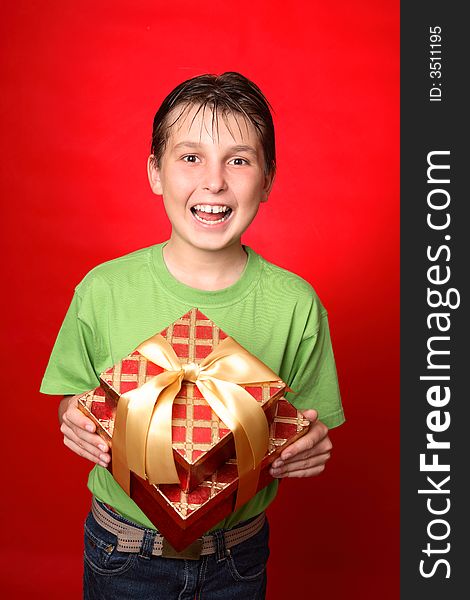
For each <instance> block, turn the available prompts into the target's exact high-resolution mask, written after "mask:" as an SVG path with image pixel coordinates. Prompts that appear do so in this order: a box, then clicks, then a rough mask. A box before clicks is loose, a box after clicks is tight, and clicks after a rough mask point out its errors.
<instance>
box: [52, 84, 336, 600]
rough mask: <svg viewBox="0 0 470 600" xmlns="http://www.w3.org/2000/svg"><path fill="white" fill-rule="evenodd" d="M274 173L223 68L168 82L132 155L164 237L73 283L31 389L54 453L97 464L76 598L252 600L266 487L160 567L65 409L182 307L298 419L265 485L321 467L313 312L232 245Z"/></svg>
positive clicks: (321, 331) (332, 378)
mask: <svg viewBox="0 0 470 600" xmlns="http://www.w3.org/2000/svg"><path fill="white" fill-rule="evenodd" d="M274 173H275V145H274V126H273V123H272V117H271V113H270V110H269V106H268V103H267V101H266V99H265V98H264V96H263V94H262V93H261V91H260V90H259V88H258V87H257V86H256V85H255V84H253V83H252V82H251V81H249V80H248V79H246V78H245V77H243V76H242V75H240V74H238V73H224V74H223V75H220V76H214V75H202V76H200V77H196V78H193V79H190V80H188V81H185V82H183V83H182V84H180V85H179V86H178V87H177V88H175V90H173V92H171V93H170V94H169V96H167V98H166V99H165V100H164V102H163V103H162V105H161V107H160V109H159V110H158V112H157V114H156V116H155V119H154V128H153V136H152V154H151V156H150V157H149V160H148V176H149V181H150V186H151V188H152V190H153V192H154V193H155V194H157V195H161V196H162V197H163V202H164V205H165V210H166V214H167V215H168V218H169V220H170V222H171V227H172V229H171V236H170V239H169V240H168V241H167V242H165V243H161V244H157V245H156V246H152V247H150V248H144V249H142V250H138V251H137V252H134V253H132V254H129V255H127V256H124V257H121V258H119V259H116V260H114V261H110V262H108V263H105V264H103V265H100V266H99V267H97V268H96V269H94V270H93V271H91V272H90V273H89V274H88V275H87V276H86V277H85V279H84V280H83V281H82V282H81V283H80V284H79V285H78V286H77V288H76V291H75V295H74V298H73V300H72V304H71V306H70V308H69V311H68V313H67V316H66V318H65V320H64V323H63V325H62V328H61V330H60V332H59V336H58V338H57V341H56V344H55V346H54V350H53V353H52V355H51V359H50V362H49V365H48V369H47V371H46V374H45V376H44V380H43V384H42V388H41V391H43V392H44V393H49V394H63V395H64V399H63V400H62V402H61V403H60V407H59V419H60V422H61V431H62V433H63V435H64V443H65V445H66V446H68V447H69V448H70V449H71V450H73V451H74V452H75V453H77V454H79V455H80V456H83V457H84V458H87V459H88V460H90V461H92V462H94V463H97V466H95V468H94V469H93V470H92V471H91V473H90V477H89V488H90V490H91V492H92V493H93V495H94V497H95V500H94V501H93V510H92V512H91V513H90V514H89V515H88V518H87V521H86V524H85V571H84V597H85V598H90V599H91V598H139V599H144V598H153V599H157V600H158V599H165V600H172V599H176V598H179V599H182V600H184V599H188V600H189V599H191V600H193V599H194V598H195V597H196V598H202V599H207V600H218V599H219V598H220V599H222V598H223V599H224V600H231V599H236V598H243V599H244V600H246V599H249V598H264V597H265V590H266V561H267V558H268V554H269V551H268V526H267V522H266V520H265V518H264V510H265V509H266V507H267V506H268V505H269V504H270V503H271V502H272V500H273V499H274V497H275V495H276V492H277V487H278V479H276V480H275V481H274V482H273V483H271V484H270V485H269V486H268V487H266V488H265V489H264V490H261V491H260V492H259V493H258V494H257V495H256V496H255V497H254V498H253V499H252V500H250V501H249V502H248V503H247V504H245V505H244V506H242V507H241V508H240V509H239V510H238V511H237V512H235V513H233V514H232V515H230V516H229V517H228V518H227V519H225V520H224V521H223V522H222V523H220V524H219V525H218V526H217V527H216V528H214V531H211V532H210V533H208V534H207V535H206V536H204V538H203V544H204V546H203V547H204V548H206V549H207V552H206V551H204V552H203V554H202V555H201V557H200V558H199V559H197V560H188V559H185V558H177V559H173V558H167V557H165V556H162V551H161V538H160V536H159V534H158V533H157V532H156V530H155V528H154V526H153V525H152V523H151V522H150V521H149V520H148V519H147V517H146V516H145V515H144V514H143V513H142V512H141V511H140V509H139V508H138V507H137V505H136V504H135V503H134V502H133V501H132V500H131V499H130V498H129V497H128V496H127V495H126V494H125V493H124V492H123V490H122V489H121V488H120V487H119V486H118V484H117V483H116V482H115V481H114V479H113V478H112V476H111V475H110V473H109V472H108V471H107V470H106V469H105V468H103V467H106V466H107V464H108V462H109V452H108V448H107V447H106V446H105V445H104V444H103V441H102V439H101V438H100V437H99V436H98V435H97V434H96V433H95V427H94V425H93V423H92V422H91V421H89V420H88V419H87V418H86V417H85V416H84V415H83V414H82V413H81V412H80V411H79V410H78V409H77V401H76V396H75V395H76V394H79V393H81V392H83V391H86V390H88V389H91V388H93V387H95V386H96V385H97V383H98V380H97V376H98V374H99V373H100V372H101V371H103V370H105V369H106V368H108V367H109V366H111V365H112V364H114V363H116V362H117V361H118V360H120V359H121V358H122V357H123V356H125V355H127V354H128V353H129V352H130V351H132V350H133V349H134V348H135V347H136V346H137V345H138V344H139V343H140V342H141V341H142V340H143V339H146V338H148V337H149V336H150V335H153V334H154V333H155V331H160V330H162V329H163V328H164V327H166V326H167V325H168V323H171V322H172V321H174V320H175V319H176V318H178V317H179V316H180V315H182V314H184V313H185V312H187V310H189V309H190V308H191V307H193V306H197V307H198V308H200V309H201V310H202V311H203V312H204V313H205V314H206V315H207V316H208V317H209V318H210V319H212V320H213V321H214V322H216V323H217V324H218V325H219V326H220V327H221V328H222V329H223V330H224V331H226V332H227V333H228V334H229V335H232V336H233V337H235V338H236V339H237V341H238V342H239V343H240V344H242V345H243V346H244V347H246V348H247V349H248V350H249V351H250V352H252V353H253V354H254V355H256V356H258V357H259V358H260V359H261V360H263V362H265V363H266V364H267V365H268V366H269V367H270V368H271V369H272V370H273V371H275V372H276V373H279V375H280V377H281V378H282V379H284V381H286V382H287V384H288V385H289V386H290V387H291V388H292V389H293V390H295V394H293V395H291V397H289V400H290V401H291V402H292V403H293V404H295V405H296V406H297V407H298V408H299V409H301V410H304V411H305V412H304V414H305V415H306V417H307V418H308V419H309V420H310V421H311V425H310V429H309V431H308V433H307V434H306V435H305V436H304V437H303V438H301V439H300V440H299V441H297V442H296V443H295V444H293V445H291V446H290V447H289V448H287V449H286V450H284V452H283V453H282V455H281V457H280V459H278V460H277V461H276V462H275V463H274V465H273V468H272V474H273V476H274V477H276V478H282V477H308V476H313V475H318V474H319V473H320V472H321V471H322V470H323V469H324V466H325V463H326V461H327V460H328V458H329V456H330V451H331V447H332V446H331V442H330V439H329V437H328V427H330V428H331V427H334V426H337V425H339V424H341V423H342V422H343V420H344V417H343V412H342V408H341V401H340V397H339V392H338V385H337V379H336V370H335V364H334V359H333V353H332V349H331V342H330V337H329V330H328V321H327V317H326V311H325V309H324V308H323V307H322V305H321V303H320V301H319V300H318V297H317V296H316V294H315V292H314V291H313V289H312V288H311V286H310V285H309V284H308V283H307V282H305V281H304V280H302V279H301V278H300V277H298V276H296V275H294V274H292V273H289V272H288V271H285V270H283V269H281V268H279V267H277V266H275V265H273V264H271V263H269V262H267V261H266V260H265V259H263V258H262V257H261V256H260V255H258V254H257V253H255V252H254V251H253V250H252V249H251V248H249V247H247V246H244V245H243V244H242V243H241V236H242V234H243V233H244V231H245V230H246V229H247V227H248V226H249V225H250V223H251V222H252V221H253V219H254V218H255V216H256V214H257V211H258V208H259V205H260V203H261V202H265V201H266V200H267V199H268V196H269V193H270V190H271V186H272V183H273V178H274ZM312 409H315V410H312ZM312 510H314V507H312ZM117 531H120V532H121V534H122V535H127V536H128V537H129V536H130V537H131V538H133V539H137V540H138V547H137V549H133V551H131V552H129V551H124V550H123V548H122V547H121V546H120V543H119V539H118V537H117V534H116V532H117ZM123 531H124V534H123V533H122V532H123ZM121 534H119V535H121ZM234 540H235V542H234Z"/></svg>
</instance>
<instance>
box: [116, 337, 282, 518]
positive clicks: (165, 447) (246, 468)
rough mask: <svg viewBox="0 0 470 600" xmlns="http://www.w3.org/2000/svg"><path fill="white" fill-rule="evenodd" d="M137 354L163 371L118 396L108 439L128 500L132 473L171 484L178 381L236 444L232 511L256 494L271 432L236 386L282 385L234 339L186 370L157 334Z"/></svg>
mask: <svg viewBox="0 0 470 600" xmlns="http://www.w3.org/2000/svg"><path fill="white" fill-rule="evenodd" d="M137 351H138V352H139V353H140V354H142V355H143V356H144V357H145V358H146V359H147V360H149V361H151V362H153V363H155V364H156V365H158V366H160V367H161V368H163V369H165V371H164V372H163V373H160V374H159V375H156V376H155V377H152V379H150V380H149V381H147V382H146V383H145V384H144V385H142V386H140V387H138V388H136V389H134V390H131V391H130V392H126V393H125V394H123V395H122V396H121V397H120V399H119V403H118V407H117V411H116V417H115V421H114V432H113V475H114V478H115V479H116V481H117V482H118V483H119V485H120V486H121V487H122V488H123V489H124V491H125V492H126V493H127V494H129V493H130V471H133V472H134V473H136V474H137V475H139V477H142V478H143V479H148V481H149V483H151V484H158V483H177V482H179V477H178V474H177V472H176V467H175V462H174V458H173V447H172V428H171V425H172V408H173V401H174V399H175V397H176V395H177V394H178V392H179V391H180V389H181V384H182V382H183V381H190V382H192V383H194V384H195V385H196V386H197V387H198V388H199V390H200V392H201V393H202V395H203V396H204V398H205V400H206V401H207V403H208V404H209V406H210V407H211V408H212V410H213V411H214V412H215V414H216V415H217V416H218V417H219V418H220V419H221V420H222V421H223V422H224V423H225V424H226V425H227V427H228V428H229V429H230V430H231V431H232V433H233V436H234V440H235V451H236V456H237V468H238V475H239V486H238V493H237V500H236V506H235V509H237V508H239V507H240V506H242V505H243V504H245V503H246V502H247V501H248V500H249V499H250V498H251V497H252V496H253V495H254V494H255V493H256V488H257V484H258V477H259V469H260V463H261V461H262V459H263V458H264V456H265V455H266V452H267V450H268V442H269V428H268V423H267V420H266V416H265V414H264V411H263V409H262V408H261V406H260V404H259V402H257V401H256V400H255V399H254V398H253V396H251V394H249V393H248V392H247V391H246V390H245V389H244V388H242V387H240V385H238V384H254V383H260V382H264V381H271V382H280V383H282V382H281V380H280V379H279V377H278V376H277V375H276V374H275V373H274V372H273V371H271V369H270V368H269V367H267V366H266V365H265V364H264V363H262V362H261V361H260V360H259V359H258V358H256V357H255V356H253V355H252V354H251V353H250V352H248V351H247V350H245V349H244V348H243V347H242V346H240V344H238V343H237V342H236V341H235V340H234V339H233V338H230V337H227V338H225V339H224V340H222V341H221V342H220V343H219V344H218V346H217V348H216V349H215V350H214V351H213V352H211V353H210V354H209V355H208V356H207V357H206V358H205V359H204V360H203V361H202V362H201V364H200V365H197V364H195V363H189V364H184V363H182V362H181V361H180V359H179V358H178V356H177V355H176V353H175V351H174V350H173V348H172V347H171V345H170V344H169V343H168V342H167V340H166V339H165V338H164V337H163V336H161V335H160V334H157V335H154V336H153V337H151V338H150V339H148V340H146V341H145V342H143V343H142V344H141V345H140V346H139V347H138V348H137Z"/></svg>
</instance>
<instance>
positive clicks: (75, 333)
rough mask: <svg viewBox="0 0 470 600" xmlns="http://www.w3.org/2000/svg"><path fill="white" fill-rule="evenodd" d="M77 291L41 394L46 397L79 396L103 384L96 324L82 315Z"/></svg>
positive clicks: (51, 359) (61, 330)
mask: <svg viewBox="0 0 470 600" xmlns="http://www.w3.org/2000/svg"><path fill="white" fill-rule="evenodd" d="M81 305H82V300H81V298H80V295H79V293H78V292H77V291H75V294H74V297H73V299H72V302H71V304H70V307H69V309H68V311H67V314H66V316H65V319H64V322H63V323H62V326H61V328H60V331H59V334H58V336H57V339H56V342H55V344H54V348H53V350H52V353H51V356H50V358H49V363H48V365H47V369H46V372H45V374H44V378H43V380H42V384H41V388H40V391H41V392H42V393H43V394H64V395H65V394H78V393H81V392H86V391H88V390H90V389H93V388H95V387H96V386H97V385H99V381H98V376H97V374H96V372H95V369H94V368H93V364H95V336H94V331H93V327H92V325H91V324H90V323H89V322H87V320H86V319H85V318H84V317H83V315H82V314H81V313H82V311H81Z"/></svg>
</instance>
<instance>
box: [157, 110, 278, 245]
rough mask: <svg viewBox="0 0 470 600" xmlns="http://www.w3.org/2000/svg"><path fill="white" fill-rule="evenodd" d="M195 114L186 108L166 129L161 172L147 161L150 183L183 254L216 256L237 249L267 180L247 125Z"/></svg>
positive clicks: (237, 117)
mask: <svg viewBox="0 0 470 600" xmlns="http://www.w3.org/2000/svg"><path fill="white" fill-rule="evenodd" d="M198 108H199V107H198V106H192V107H190V108H189V109H188V110H186V111H185V112H184V114H182V115H181V117H180V119H179V120H178V121H177V122H176V123H175V124H174V125H173V126H172V127H171V129H170V137H169V139H168V142H167V145H166V148H165V152H164V154H163V156H162V159H161V161H160V167H159V168H157V167H155V166H154V165H153V163H152V161H151V160H150V159H149V166H148V171H149V180H150V185H151V187H152V190H153V192H154V193H155V194H160V195H163V202H164V205H165V210H166V213H167V215H168V218H169V219H170V222H171V225H172V234H171V238H172V240H174V241H175V242H178V243H182V245H183V246H185V247H186V249H187V250H190V249H191V248H193V249H196V248H198V249H201V250H209V251H217V250H222V249H224V248H227V247H229V246H231V245H232V244H234V243H236V244H239V243H240V238H241V235H242V234H243V232H244V231H245V230H246V229H247V227H248V226H249V225H250V223H251V221H252V220H253V219H254V217H255V216H256V213H257V211H258V207H259V204H260V202H264V201H266V200H267V199H268V195H269V192H270V189H271V184H272V177H271V176H266V175H265V172H264V154H263V149H262V146H261V143H260V141H259V138H258V135H257V133H256V131H255V128H254V126H253V125H252V124H251V123H250V122H249V121H247V120H246V119H244V118H243V117H242V116H241V115H234V114H228V115H227V116H226V119H224V118H223V117H222V115H220V114H219V115H218V119H217V120H214V122H213V114H212V110H210V109H209V108H206V109H205V110H203V109H201V110H199V112H198V110H197V109H198ZM176 110H178V109H176ZM180 110H181V109H180ZM196 113H197V114H196ZM176 116H178V113H176V114H170V115H169V116H168V122H170V123H171V122H173V121H174V118H175V117H176Z"/></svg>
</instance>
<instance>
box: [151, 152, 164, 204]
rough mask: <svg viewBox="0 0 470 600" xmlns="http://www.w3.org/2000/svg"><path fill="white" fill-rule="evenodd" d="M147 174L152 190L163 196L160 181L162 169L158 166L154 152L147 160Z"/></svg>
mask: <svg viewBox="0 0 470 600" xmlns="http://www.w3.org/2000/svg"><path fill="white" fill-rule="evenodd" d="M147 175H148V178H149V183H150V187H151V188H152V192H153V193H154V194H157V195H158V196H162V195H163V189H162V183H161V181H160V169H159V168H158V167H157V161H156V160H155V156H154V155H153V154H151V155H150V156H149V157H148V160H147Z"/></svg>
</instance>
